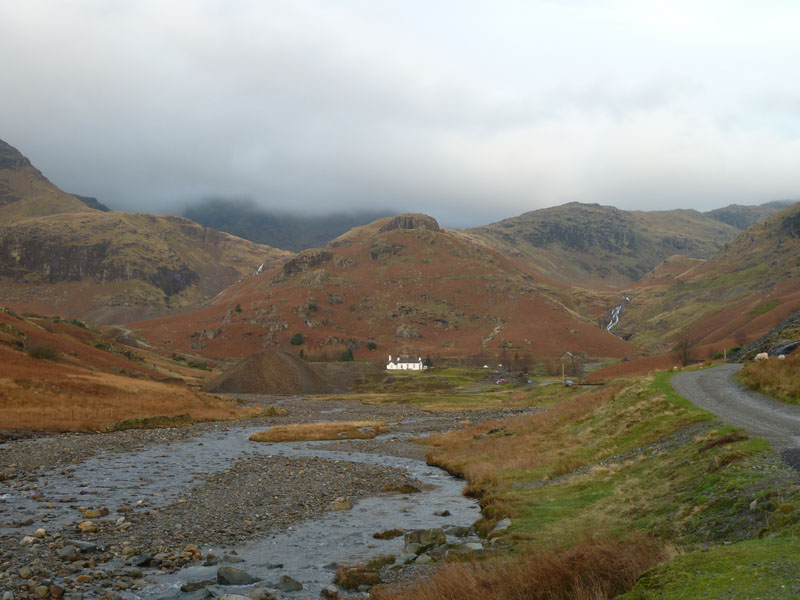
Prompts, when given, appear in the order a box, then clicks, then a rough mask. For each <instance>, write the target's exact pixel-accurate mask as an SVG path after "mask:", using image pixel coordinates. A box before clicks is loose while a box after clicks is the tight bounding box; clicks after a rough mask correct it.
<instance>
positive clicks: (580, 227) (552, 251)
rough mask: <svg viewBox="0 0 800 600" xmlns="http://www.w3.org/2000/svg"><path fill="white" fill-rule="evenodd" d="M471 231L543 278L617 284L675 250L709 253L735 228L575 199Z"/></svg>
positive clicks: (686, 214) (681, 214)
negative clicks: (625, 209) (579, 201)
mask: <svg viewBox="0 0 800 600" xmlns="http://www.w3.org/2000/svg"><path fill="white" fill-rule="evenodd" d="M467 233H468V234H469V235H471V236H473V238H474V239H475V240H476V241H482V242H483V243H485V244H487V245H489V246H491V247H494V248H497V249H499V250H500V251H501V252H503V253H504V254H506V255H507V256H510V257H512V258H514V259H515V260H518V261H520V262H521V263H524V264H528V265H530V266H531V267H532V268H533V269H535V270H536V271H537V272H539V273H541V274H542V275H543V276H545V277H549V278H551V279H553V280H556V281H562V282H564V283H569V284H571V285H582V286H586V287H595V288H597V289H614V288H619V287H622V286H625V285H627V284H630V283H631V282H633V281H636V280H638V279H639V278H640V277H642V276H643V275H645V274H646V273H648V272H649V271H651V270H652V269H653V268H654V267H656V266H657V265H658V264H659V263H660V262H661V261H663V260H664V259H665V258H667V257H669V256H672V255H674V254H683V255H685V256H689V257H692V258H708V257H710V256H711V255H712V254H713V253H714V252H716V251H717V250H718V249H719V248H720V247H722V245H723V244H724V243H725V242H727V241H729V240H731V239H732V238H733V237H734V236H735V235H736V234H737V233H738V231H737V230H736V229H735V228H734V227H732V226H730V225H728V224H726V223H722V222H720V221H717V220H714V219H710V218H708V217H706V216H704V215H702V214H701V213H699V212H697V211H694V210H672V211H648V212H643V211H633V212H629V211H623V210H619V209H617V208H614V207H611V206H600V205H598V204H580V203H577V202H572V203H570V204H564V205H563V206H557V207H554V208H546V209H542V210H536V211H532V212H528V213H525V214H522V215H520V216H518V217H514V218H511V219H505V220H503V221H500V222H498V223H493V224H491V225H486V226H485V227H478V228H475V229H471V230H468V231H467Z"/></svg>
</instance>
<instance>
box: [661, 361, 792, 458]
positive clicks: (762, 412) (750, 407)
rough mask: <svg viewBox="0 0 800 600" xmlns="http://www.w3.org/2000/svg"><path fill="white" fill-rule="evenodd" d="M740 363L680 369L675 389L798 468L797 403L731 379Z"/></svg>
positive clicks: (674, 380) (676, 377)
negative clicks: (746, 432)
mask: <svg viewBox="0 0 800 600" xmlns="http://www.w3.org/2000/svg"><path fill="white" fill-rule="evenodd" d="M741 367H742V365H739V364H725V365H720V366H718V367H714V368H712V369H703V370H700V371H687V372H685V373H679V374H678V375H676V376H675V377H673V379H672V384H673V386H674V387H675V389H676V390H677V392H678V393H679V394H680V395H682V396H683V397H685V398H687V399H688V400H690V401H691V402H693V403H694V404H696V405H697V406H699V407H701V408H704V409H706V410H708V411H710V412H712V413H714V414H715V415H717V416H718V417H719V418H720V419H722V420H723V421H725V422H726V423H730V424H731V425H736V426H737V427H742V428H744V429H746V430H747V431H749V432H750V433H752V434H754V435H757V436H759V437H763V438H764V439H766V440H767V441H768V442H769V443H770V444H772V446H773V447H774V448H775V449H776V450H777V451H779V452H780V453H781V456H782V457H783V458H784V460H785V461H786V462H787V463H789V464H790V465H791V466H792V467H794V468H795V469H798V468H800V407H798V406H789V405H786V404H781V403H780V402H778V401H777V400H773V399H772V398H768V397H767V396H763V395H762V394H757V393H755V392H751V391H749V390H747V389H745V388H744V387H742V386H741V385H739V384H738V383H737V382H736V381H735V380H734V379H733V375H734V374H735V373H736V372H737V371H738V370H739V369H740V368H741Z"/></svg>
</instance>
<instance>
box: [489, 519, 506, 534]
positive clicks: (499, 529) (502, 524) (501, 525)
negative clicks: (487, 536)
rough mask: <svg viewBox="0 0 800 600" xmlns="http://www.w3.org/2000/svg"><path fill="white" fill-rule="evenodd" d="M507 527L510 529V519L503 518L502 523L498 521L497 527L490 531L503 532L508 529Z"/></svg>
mask: <svg viewBox="0 0 800 600" xmlns="http://www.w3.org/2000/svg"><path fill="white" fill-rule="evenodd" d="M509 527H511V519H509V518H505V519H503V520H502V521H498V522H497V525H495V526H494V529H492V531H503V530H505V529H508V528H509Z"/></svg>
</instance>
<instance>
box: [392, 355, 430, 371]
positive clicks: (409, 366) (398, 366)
mask: <svg viewBox="0 0 800 600" xmlns="http://www.w3.org/2000/svg"><path fill="white" fill-rule="evenodd" d="M386 368H387V369H388V370H390V371H395V370H401V371H422V370H423V369H427V368H428V367H426V366H425V365H423V364H422V358H421V357H420V358H418V359H417V360H416V361H415V362H411V361H409V360H401V359H400V357H399V356H398V357H397V359H396V360H392V356H391V355H389V362H387V363H386Z"/></svg>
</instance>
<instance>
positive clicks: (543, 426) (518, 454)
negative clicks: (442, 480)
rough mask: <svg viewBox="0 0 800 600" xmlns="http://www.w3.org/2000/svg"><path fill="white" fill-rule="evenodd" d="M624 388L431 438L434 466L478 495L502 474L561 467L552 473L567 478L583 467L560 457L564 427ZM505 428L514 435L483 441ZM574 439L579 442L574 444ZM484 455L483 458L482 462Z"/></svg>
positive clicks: (596, 392) (615, 387)
mask: <svg viewBox="0 0 800 600" xmlns="http://www.w3.org/2000/svg"><path fill="white" fill-rule="evenodd" d="M621 387H622V385H621V384H620V385H612V386H607V387H603V388H602V389H598V390H594V391H591V392H585V393H582V394H580V395H575V396H573V397H570V398H567V399H565V400H563V401H562V402H560V403H559V404H557V405H555V406H552V407H550V408H549V409H548V410H546V411H543V412H538V413H535V414H532V415H527V416H524V417H519V418H516V419H510V420H507V421H502V422H501V421H494V422H489V423H482V424H480V425H475V426H473V427H467V428H464V429H461V430H458V431H454V432H450V433H446V434H435V435H432V436H430V437H429V438H426V440H425V442H426V443H427V444H430V445H432V446H433V448H434V450H432V451H431V452H429V453H428V456H427V458H428V462H429V463H430V464H432V465H435V466H438V467H441V468H443V469H445V470H447V471H448V472H450V473H452V474H454V475H457V476H459V477H464V478H466V479H467V481H468V482H469V485H468V488H467V490H466V491H465V493H469V494H472V495H478V494H479V492H480V490H481V489H485V488H487V487H490V486H493V485H496V483H497V473H498V472H499V471H500V470H504V471H509V470H511V471H528V470H532V469H537V468H542V467H544V466H545V465H553V464H558V465H560V469H559V472H558V473H552V475H562V474H564V473H566V472H569V471H565V470H564V469H567V468H569V467H573V468H577V467H579V466H582V464H578V463H575V462H572V461H569V460H567V459H565V460H562V459H561V457H559V455H558V452H559V449H560V448H561V444H560V443H559V440H560V438H562V437H563V436H565V435H566V434H565V433H564V431H563V429H559V427H560V426H562V425H563V424H565V423H574V422H577V421H579V420H580V419H582V418H584V417H585V416H587V415H589V414H590V413H591V412H592V411H594V410H595V409H596V408H597V407H598V406H600V405H602V404H603V403H605V402H607V401H608V400H609V399H611V398H613V397H614V395H615V394H616V393H617V392H618V391H619V390H620V389H621ZM501 424H502V425H503V426H505V428H506V429H505V430H504V434H505V433H511V434H512V435H499V436H497V437H492V436H491V435H489V436H488V437H480V436H482V435H483V436H486V434H487V432H488V431H490V430H492V429H494V428H497V427H498V426H500V425H501ZM537 434H541V435H537ZM570 441H571V442H572V443H574V440H570ZM478 456H479V457H481V458H480V459H476V457H478Z"/></svg>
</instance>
